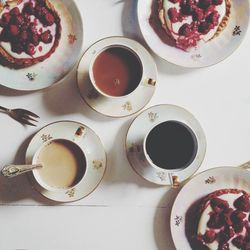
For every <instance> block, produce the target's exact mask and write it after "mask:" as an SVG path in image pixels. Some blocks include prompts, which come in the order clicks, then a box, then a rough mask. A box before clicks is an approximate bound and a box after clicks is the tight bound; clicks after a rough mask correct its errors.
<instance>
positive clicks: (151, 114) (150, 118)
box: [148, 112, 158, 122]
mask: <svg viewBox="0 0 250 250" xmlns="http://www.w3.org/2000/svg"><path fill="white" fill-rule="evenodd" d="M148 118H149V121H150V122H154V121H155V120H156V119H157V118H158V114H157V113H153V112H150V113H149V114H148Z"/></svg>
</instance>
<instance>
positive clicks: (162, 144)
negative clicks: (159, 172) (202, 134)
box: [146, 121, 197, 169]
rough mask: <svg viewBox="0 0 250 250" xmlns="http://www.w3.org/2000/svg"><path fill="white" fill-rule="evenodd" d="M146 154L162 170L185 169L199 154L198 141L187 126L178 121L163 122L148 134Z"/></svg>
mask: <svg viewBox="0 0 250 250" xmlns="http://www.w3.org/2000/svg"><path fill="white" fill-rule="evenodd" d="M146 152H147V154H148V156H149V158H150V159H151V161H152V162H153V163H154V164H155V165H156V166H158V167H160V168H163V169H181V168H185V167H187V166H188V165H190V164H191V163H192V161H193V160H194V158H195V156H196V154H197V139H196V137H195V135H194V133H193V131H192V130H191V129H190V128H189V127H187V126H186V125H185V124H183V123H181V122H178V121H167V122H163V123H160V124H159V125H157V126H156V127H154V128H153V129H152V130H151V131H150V133H149V134H148V136H147V139H146Z"/></svg>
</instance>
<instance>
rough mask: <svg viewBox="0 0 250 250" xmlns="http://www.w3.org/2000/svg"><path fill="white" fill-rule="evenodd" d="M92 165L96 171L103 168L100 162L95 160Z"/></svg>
mask: <svg viewBox="0 0 250 250" xmlns="http://www.w3.org/2000/svg"><path fill="white" fill-rule="evenodd" d="M92 164H93V168H95V169H97V170H98V169H100V168H102V167H103V163H102V161H96V160H95V161H93V162H92Z"/></svg>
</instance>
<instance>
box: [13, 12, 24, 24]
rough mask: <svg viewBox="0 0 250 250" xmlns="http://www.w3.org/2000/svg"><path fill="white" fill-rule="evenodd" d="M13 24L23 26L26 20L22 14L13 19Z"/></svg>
mask: <svg viewBox="0 0 250 250" xmlns="http://www.w3.org/2000/svg"><path fill="white" fill-rule="evenodd" d="M13 22H14V23H15V24H17V25H19V26H21V25H22V24H23V23H24V18H23V16H22V15H21V14H20V15H18V16H15V17H13Z"/></svg>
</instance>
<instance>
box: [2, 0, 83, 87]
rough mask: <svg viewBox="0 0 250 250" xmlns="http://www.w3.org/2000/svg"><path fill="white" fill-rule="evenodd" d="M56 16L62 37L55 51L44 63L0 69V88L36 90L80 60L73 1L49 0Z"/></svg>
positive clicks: (78, 27) (79, 23)
mask: <svg viewBox="0 0 250 250" xmlns="http://www.w3.org/2000/svg"><path fill="white" fill-rule="evenodd" d="M50 2H51V3H52V4H53V6H54V7H55V9H56V10H57V12H58V13H59V15H60V18H61V25H62V33H61V39H60V42H59V46H58V47H57V49H56V51H55V52H54V53H53V54H52V55H51V56H50V57H49V58H48V59H46V60H45V61H44V62H40V63H38V64H36V65H34V66H31V67H28V68H24V69H10V68H8V67H3V66H1V65H0V84H1V85H4V86H6V87H8V88H11V89H16V90H26V91H31V90H38V89H43V88H46V87H49V86H51V85H52V84H54V83H56V82H59V81H60V80H62V79H63V78H64V77H65V76H66V75H67V74H68V73H69V72H70V71H71V69H73V67H74V65H75V64H76V63H77V61H78V60H79V58H80V53H81V51H82V44H83V24H82V19H81V14H80V12H79V10H78V8H77V5H76V3H75V2H74V1H72V0H71V1H69V0H50Z"/></svg>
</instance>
